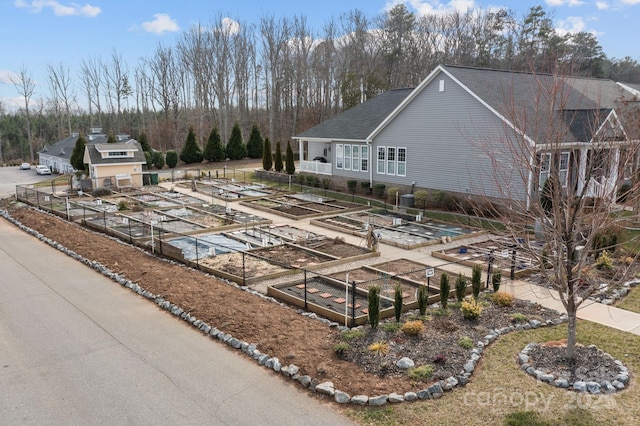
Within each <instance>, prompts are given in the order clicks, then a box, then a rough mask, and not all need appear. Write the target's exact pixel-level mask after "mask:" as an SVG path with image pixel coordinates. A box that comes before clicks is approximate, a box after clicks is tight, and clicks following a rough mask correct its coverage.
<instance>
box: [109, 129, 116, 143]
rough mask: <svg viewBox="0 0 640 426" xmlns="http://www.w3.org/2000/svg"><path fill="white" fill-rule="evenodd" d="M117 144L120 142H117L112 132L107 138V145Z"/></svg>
mask: <svg viewBox="0 0 640 426" xmlns="http://www.w3.org/2000/svg"><path fill="white" fill-rule="evenodd" d="M116 142H118V141H117V140H116V137H115V135H114V134H113V132H110V133H109V136H108V137H107V143H116Z"/></svg>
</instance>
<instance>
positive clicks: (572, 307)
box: [567, 297, 578, 363]
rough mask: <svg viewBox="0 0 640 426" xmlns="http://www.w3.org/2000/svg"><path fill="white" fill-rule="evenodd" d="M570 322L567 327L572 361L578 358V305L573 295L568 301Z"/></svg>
mask: <svg viewBox="0 0 640 426" xmlns="http://www.w3.org/2000/svg"><path fill="white" fill-rule="evenodd" d="M567 302H568V303H567V315H568V316H569V324H568V329H567V360H568V361H569V362H570V363H572V362H574V361H575V359H576V313H577V310H578V309H577V307H576V302H575V300H574V298H573V297H570V298H569V300H568V301H567Z"/></svg>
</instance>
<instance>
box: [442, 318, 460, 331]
mask: <svg viewBox="0 0 640 426" xmlns="http://www.w3.org/2000/svg"><path fill="white" fill-rule="evenodd" d="M438 328H439V329H440V330H441V331H445V332H447V333H455V332H456V331H458V329H459V328H460V327H458V324H456V323H455V322H453V321H450V320H443V321H440V322H439V323H438Z"/></svg>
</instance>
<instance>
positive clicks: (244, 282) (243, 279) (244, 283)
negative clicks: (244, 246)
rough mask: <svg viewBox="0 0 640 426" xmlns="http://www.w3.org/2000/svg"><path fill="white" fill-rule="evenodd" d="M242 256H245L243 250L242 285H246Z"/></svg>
mask: <svg viewBox="0 0 640 426" xmlns="http://www.w3.org/2000/svg"><path fill="white" fill-rule="evenodd" d="M244 256H245V252H244V251H243V252H242V285H247V278H246V277H247V275H246V272H245V267H244V265H245V264H244Z"/></svg>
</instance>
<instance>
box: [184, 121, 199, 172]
mask: <svg viewBox="0 0 640 426" xmlns="http://www.w3.org/2000/svg"><path fill="white" fill-rule="evenodd" d="M180 159H181V160H182V161H184V162H185V163H186V164H191V163H200V162H201V161H202V150H201V149H200V146H199V145H198V143H197V142H196V133H195V132H194V131H193V127H189V134H188V135H187V140H186V142H185V144H184V148H182V151H180Z"/></svg>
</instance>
